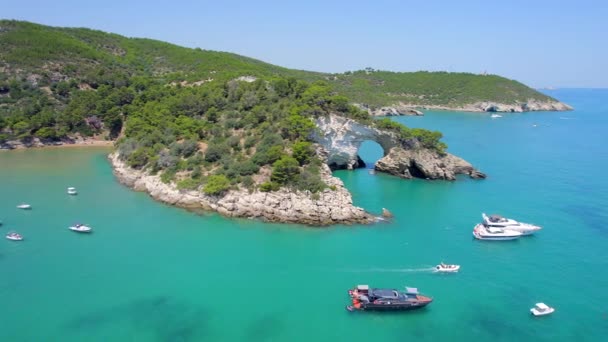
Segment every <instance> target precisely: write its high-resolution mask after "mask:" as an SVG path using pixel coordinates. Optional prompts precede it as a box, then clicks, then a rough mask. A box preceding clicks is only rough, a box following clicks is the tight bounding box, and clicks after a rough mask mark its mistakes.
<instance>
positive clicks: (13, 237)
mask: <svg viewBox="0 0 608 342" xmlns="http://www.w3.org/2000/svg"><path fill="white" fill-rule="evenodd" d="M6 238H7V239H9V240H12V241H22V240H23V236H21V235H20V234H17V233H15V232H10V233H8V234H6Z"/></svg>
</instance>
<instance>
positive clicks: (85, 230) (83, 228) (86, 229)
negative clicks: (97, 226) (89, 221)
mask: <svg viewBox="0 0 608 342" xmlns="http://www.w3.org/2000/svg"><path fill="white" fill-rule="evenodd" d="M69 228H70V230H73V231H75V232H79V233H90V232H91V231H92V230H93V228H91V227H89V226H86V225H84V224H80V223H76V224H74V225H73V226H70V227H69Z"/></svg>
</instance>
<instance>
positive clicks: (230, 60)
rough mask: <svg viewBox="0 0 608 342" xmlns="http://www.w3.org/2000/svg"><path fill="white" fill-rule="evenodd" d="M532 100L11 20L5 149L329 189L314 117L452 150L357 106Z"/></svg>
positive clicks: (196, 180) (3, 92)
mask: <svg viewBox="0 0 608 342" xmlns="http://www.w3.org/2000/svg"><path fill="white" fill-rule="evenodd" d="M243 76H247V77H245V78H243ZM527 98H543V99H544V98H545V97H544V95H540V94H539V93H537V92H535V91H533V90H531V89H529V88H527V87H525V86H523V85H521V84H519V83H517V82H514V81H510V80H507V79H504V78H501V77H498V76H478V75H470V74H446V73H389V72H377V71H373V70H366V71H360V72H354V73H350V72H349V73H345V74H339V75H329V74H321V73H314V72H306V71H299V70H290V69H286V68H281V67H278V66H274V65H270V64H267V63H264V62H261V61H258V60H254V59H251V58H247V57H242V56H238V55H235V54H231V53H225V52H214V51H205V50H201V49H188V48H183V47H179V46H175V45H172V44H168V43H163V42H159V41H154V40H149V39H134V38H126V37H122V36H119V35H115V34H108V33H104V32H100V31H94V30H89V29H80V28H78V29H75V28H54V27H47V26H42V25H37V24H32V23H27V22H18V21H7V20H2V21H0V143H3V142H4V141H6V140H10V139H20V140H23V141H26V142H27V141H28V140H32V139H33V138H39V139H41V140H44V141H53V140H61V139H66V138H69V137H74V136H76V135H80V136H85V137H87V136H96V137H97V138H103V139H108V140H115V139H118V141H117V146H118V148H119V150H120V152H121V157H122V158H124V160H125V161H126V162H127V163H128V164H129V165H130V166H131V167H134V168H138V169H149V170H151V171H152V172H155V173H159V174H160V175H161V178H162V179H163V181H165V182H169V181H176V182H177V186H178V187H179V188H180V189H201V190H202V191H204V192H205V193H207V194H211V195H220V194H222V193H223V192H224V191H226V190H227V189H230V188H234V187H236V186H241V187H245V188H248V189H254V188H258V189H260V190H262V191H273V190H276V189H279V188H281V187H291V188H295V189H301V190H310V191H311V192H317V191H319V190H322V189H323V188H325V186H326V185H325V184H323V182H322V181H321V178H320V176H319V172H320V163H321V160H319V158H318V156H317V154H316V153H315V151H314V146H313V145H312V144H311V141H310V136H311V132H312V131H313V130H314V129H315V125H314V123H313V122H312V119H314V118H316V117H319V116H321V115H327V114H328V113H330V112H333V113H338V114H339V115H344V116H348V117H350V118H353V119H355V120H358V121H360V122H364V123H367V124H374V125H376V126H377V127H379V128H383V129H388V130H392V131H394V132H396V133H397V134H398V135H399V136H400V137H401V138H402V139H403V140H404V141H405V140H409V139H415V140H418V141H419V142H420V143H421V144H422V145H423V146H425V147H428V148H433V149H436V150H437V151H440V152H443V151H444V150H445V148H446V146H445V144H443V143H442V142H440V139H441V133H439V132H431V131H427V130H421V129H409V128H407V127H405V126H403V125H400V124H396V123H394V122H392V121H390V120H372V118H370V117H369V115H368V114H367V113H366V112H363V111H361V110H358V109H357V108H356V107H354V106H353V105H351V103H352V102H355V103H366V104H370V105H390V104H392V103H394V102H396V101H406V102H416V101H417V102H416V103H423V104H427V103H433V104H455V103H463V102H467V101H476V100H495V101H501V102H509V101H516V100H520V99H527Z"/></svg>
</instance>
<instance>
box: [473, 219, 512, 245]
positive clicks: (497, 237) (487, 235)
mask: <svg viewBox="0 0 608 342" xmlns="http://www.w3.org/2000/svg"><path fill="white" fill-rule="evenodd" d="M473 236H474V237H475V238H476V239H479V240H494V241H501V240H515V239H518V238H519V237H521V236H522V233H520V232H516V231H514V230H509V229H502V228H496V227H486V226H485V225H483V224H481V223H480V224H478V225H476V226H475V228H474V229H473Z"/></svg>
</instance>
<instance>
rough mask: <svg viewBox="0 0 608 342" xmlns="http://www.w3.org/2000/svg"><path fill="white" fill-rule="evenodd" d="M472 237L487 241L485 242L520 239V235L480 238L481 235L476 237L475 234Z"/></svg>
mask: <svg viewBox="0 0 608 342" xmlns="http://www.w3.org/2000/svg"><path fill="white" fill-rule="evenodd" d="M473 236H474V237H475V238H476V239H477V240H487V241H509V240H515V239H519V238H520V237H521V235H517V236H482V235H478V234H475V233H473Z"/></svg>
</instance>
